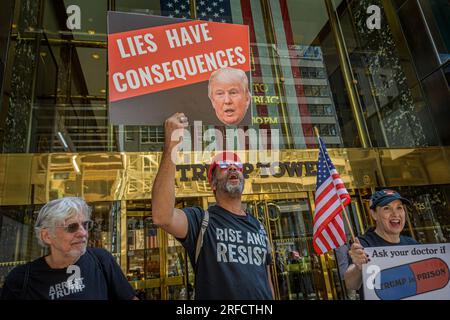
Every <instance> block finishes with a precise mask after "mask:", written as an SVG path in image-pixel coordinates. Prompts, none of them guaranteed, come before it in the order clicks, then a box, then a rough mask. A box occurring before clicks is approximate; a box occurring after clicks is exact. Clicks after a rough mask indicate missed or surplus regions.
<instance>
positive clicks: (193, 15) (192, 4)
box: [189, 0, 197, 20]
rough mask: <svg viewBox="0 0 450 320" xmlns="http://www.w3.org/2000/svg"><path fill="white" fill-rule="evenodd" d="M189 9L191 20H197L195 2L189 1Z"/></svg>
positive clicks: (194, 0) (193, 0)
mask: <svg viewBox="0 0 450 320" xmlns="http://www.w3.org/2000/svg"><path fill="white" fill-rule="evenodd" d="M189 9H190V11H191V19H194V20H195V19H197V1H196V0H189Z"/></svg>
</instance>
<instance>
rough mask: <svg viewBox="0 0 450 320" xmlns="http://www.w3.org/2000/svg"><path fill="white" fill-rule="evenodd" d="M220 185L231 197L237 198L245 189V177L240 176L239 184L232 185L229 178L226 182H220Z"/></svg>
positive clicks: (221, 189)
mask: <svg viewBox="0 0 450 320" xmlns="http://www.w3.org/2000/svg"><path fill="white" fill-rule="evenodd" d="M218 187H219V189H220V191H222V192H224V193H227V194H228V195H229V196H230V197H232V198H237V197H240V196H241V194H242V192H243V191H244V179H241V178H239V184H238V185H232V184H231V183H229V182H228V179H227V180H226V181H225V182H222V183H220V182H219V184H218Z"/></svg>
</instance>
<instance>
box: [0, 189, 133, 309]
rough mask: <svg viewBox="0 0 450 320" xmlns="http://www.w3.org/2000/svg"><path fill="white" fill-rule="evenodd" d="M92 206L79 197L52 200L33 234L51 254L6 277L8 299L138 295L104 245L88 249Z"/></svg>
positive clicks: (105, 297)
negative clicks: (103, 247) (101, 247)
mask: <svg viewBox="0 0 450 320" xmlns="http://www.w3.org/2000/svg"><path fill="white" fill-rule="evenodd" d="M90 217H91V209H90V208H89V206H88V205H87V203H86V202H85V201H84V200H83V199H81V198H75V197H66V198H61V199H57V200H53V201H50V202H48V203H47V204H46V205H44V206H43V207H42V209H41V210H40V211H39V215H38V217H37V219H36V223H35V226H34V227H35V233H36V237H37V239H38V241H39V244H40V245H42V246H44V247H47V248H48V249H49V251H50V253H49V254H48V255H46V256H44V257H40V258H38V259H36V260H34V261H31V262H28V263H27V264H25V265H22V266H18V267H16V268H14V269H13V270H12V271H11V272H10V273H9V275H8V277H7V278H6V281H5V284H4V287H3V291H2V299H5V300H16V299H26V300H106V299H135V298H136V295H135V293H134V290H133V288H132V287H131V285H130V284H129V283H128V281H127V279H126V278H125V276H124V275H123V273H122V271H121V270H120V267H119V265H118V264H117V262H116V261H115V260H114V257H113V256H112V255H111V254H110V253H109V252H108V251H106V250H105V249H100V248H87V241H88V231H89V230H90V228H91V227H92V224H93V222H92V220H90Z"/></svg>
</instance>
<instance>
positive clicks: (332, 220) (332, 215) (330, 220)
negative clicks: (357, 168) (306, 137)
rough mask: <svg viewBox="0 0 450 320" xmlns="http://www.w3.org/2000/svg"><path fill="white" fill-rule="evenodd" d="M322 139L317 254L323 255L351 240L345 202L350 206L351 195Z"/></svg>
mask: <svg viewBox="0 0 450 320" xmlns="http://www.w3.org/2000/svg"><path fill="white" fill-rule="evenodd" d="M319 141H320V152H319V161H318V165H317V186H316V196H315V200H314V204H315V207H316V210H315V214H314V232H313V246H314V250H315V251H316V253H317V254H323V253H326V252H328V251H330V250H332V249H335V248H337V247H340V246H341V245H343V244H344V243H345V242H346V241H347V239H346V236H345V229H344V221H343V218H342V207H341V202H342V204H343V205H344V206H346V205H348V204H349V203H350V201H351V198H350V195H349V193H348V191H347V189H346V188H345V185H344V182H343V181H342V180H341V178H340V176H339V173H338V172H337V170H336V169H335V167H334V165H333V164H332V162H331V160H330V158H329V156H328V153H327V151H326V148H325V144H324V143H323V141H322V140H321V139H319Z"/></svg>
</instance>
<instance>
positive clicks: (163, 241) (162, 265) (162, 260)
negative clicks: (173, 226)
mask: <svg viewBox="0 0 450 320" xmlns="http://www.w3.org/2000/svg"><path fill="white" fill-rule="evenodd" d="M158 240H159V277H160V279H161V285H160V290H161V300H167V294H168V292H167V291H168V287H167V277H168V274H167V233H166V232H165V231H164V230H163V229H161V228H158Z"/></svg>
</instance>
